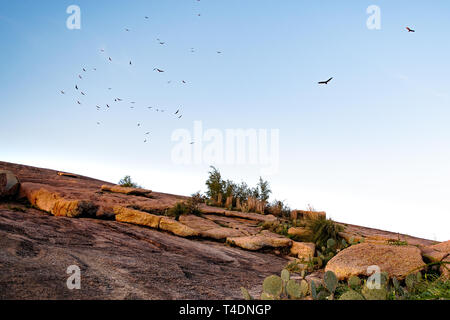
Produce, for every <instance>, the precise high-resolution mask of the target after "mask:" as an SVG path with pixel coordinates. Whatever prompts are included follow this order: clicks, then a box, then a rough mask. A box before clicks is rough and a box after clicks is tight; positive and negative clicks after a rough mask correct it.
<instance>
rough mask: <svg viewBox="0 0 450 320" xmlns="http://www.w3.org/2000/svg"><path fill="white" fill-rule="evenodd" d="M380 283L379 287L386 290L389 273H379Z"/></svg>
mask: <svg viewBox="0 0 450 320" xmlns="http://www.w3.org/2000/svg"><path fill="white" fill-rule="evenodd" d="M380 282H381V286H382V287H385V288H387V286H388V284H389V273H387V272H381V274H380Z"/></svg>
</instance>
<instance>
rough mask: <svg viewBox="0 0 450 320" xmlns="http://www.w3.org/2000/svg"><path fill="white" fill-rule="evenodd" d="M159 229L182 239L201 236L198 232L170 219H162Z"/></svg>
mask: <svg viewBox="0 0 450 320" xmlns="http://www.w3.org/2000/svg"><path fill="white" fill-rule="evenodd" d="M159 229H161V230H164V231H168V232H171V233H173V234H174V235H177V236H180V237H198V236H199V235H200V233H199V232H198V231H196V230H194V229H192V228H190V227H188V226H186V225H184V224H182V223H181V222H178V221H176V220H174V219H171V218H168V217H161V220H160V221H159Z"/></svg>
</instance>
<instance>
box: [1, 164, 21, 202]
mask: <svg viewBox="0 0 450 320" xmlns="http://www.w3.org/2000/svg"><path fill="white" fill-rule="evenodd" d="M19 187H20V182H19V179H18V178H17V177H16V176H15V175H14V174H13V173H12V172H11V171H8V170H0V199H2V198H13V197H15V195H16V194H17V192H18V191H19Z"/></svg>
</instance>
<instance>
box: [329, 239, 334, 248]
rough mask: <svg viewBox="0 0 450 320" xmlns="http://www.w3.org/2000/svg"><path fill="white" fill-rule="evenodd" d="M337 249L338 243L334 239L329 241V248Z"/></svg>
mask: <svg viewBox="0 0 450 320" xmlns="http://www.w3.org/2000/svg"><path fill="white" fill-rule="evenodd" d="M335 247H336V241H335V240H334V239H328V241H327V248H328V249H334V248H335Z"/></svg>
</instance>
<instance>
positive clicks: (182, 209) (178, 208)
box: [166, 202, 189, 221]
mask: <svg viewBox="0 0 450 320" xmlns="http://www.w3.org/2000/svg"><path fill="white" fill-rule="evenodd" d="M184 214H189V208H188V206H187V205H186V203H185V202H177V203H176V204H175V205H174V206H173V207H172V208H170V209H168V210H167V211H166V216H168V217H172V218H175V220H177V221H178V220H179V219H180V216H182V215H184Z"/></svg>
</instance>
